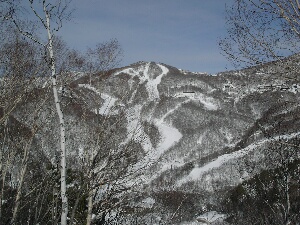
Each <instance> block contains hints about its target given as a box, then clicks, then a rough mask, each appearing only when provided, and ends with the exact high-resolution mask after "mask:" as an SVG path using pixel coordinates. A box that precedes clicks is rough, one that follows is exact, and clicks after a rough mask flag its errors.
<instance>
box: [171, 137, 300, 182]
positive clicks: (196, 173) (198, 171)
mask: <svg viewBox="0 0 300 225" xmlns="http://www.w3.org/2000/svg"><path fill="white" fill-rule="evenodd" d="M298 135H300V132H297V133H293V134H287V135H279V136H276V137H274V138H272V139H264V140H261V141H259V142H257V143H253V144H251V145H249V146H247V147H246V148H243V149H241V150H239V151H236V152H232V153H229V154H224V155H221V156H219V157H218V158H217V159H215V160H213V161H211V162H209V163H207V164H206V165H204V166H202V167H196V168H194V169H193V170H192V171H191V172H190V174H189V175H188V176H186V177H184V178H182V179H181V180H179V181H178V182H177V186H181V185H183V184H184V183H187V182H189V181H192V180H200V179H201V177H202V175H203V174H204V173H206V172H208V171H210V170H212V169H214V168H218V167H220V166H222V165H223V164H224V163H226V162H228V161H230V160H232V159H237V158H241V157H243V156H245V155H247V154H248V153H250V152H251V151H253V150H255V149H257V147H259V146H262V145H263V144H265V143H268V142H272V141H277V140H279V139H292V138H295V137H297V136H298Z"/></svg>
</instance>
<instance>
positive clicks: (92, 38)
mask: <svg viewBox="0 0 300 225" xmlns="http://www.w3.org/2000/svg"><path fill="white" fill-rule="evenodd" d="M232 1H233V0H84V1H83V0H73V2H72V5H74V7H75V9H76V10H75V12H74V14H73V17H74V18H73V19H72V21H70V22H67V23H65V24H64V27H63V28H62V30H61V31H60V35H61V36H63V39H64V40H65V41H67V43H68V44H69V45H70V46H71V47H73V48H75V49H78V50H84V49H86V47H93V46H95V45H96V43H100V42H104V41H108V40H109V39H112V38H116V39H118V41H119V42H120V44H121V46H122V48H123V50H124V58H123V61H122V65H128V64H130V63H134V62H137V61H155V62H162V63H166V64H169V65H172V66H175V67H177V68H181V69H186V70H190V71H195V72H196V71H197V72H208V73H216V72H221V71H224V70H226V68H228V69H231V68H232V66H231V65H230V63H229V62H228V61H227V60H226V58H225V57H223V56H222V55H221V54H220V50H219V48H218V39H219V38H220V37H222V36H223V35H225V32H226V31H225V20H224V16H225V4H230V3H231V2H232Z"/></svg>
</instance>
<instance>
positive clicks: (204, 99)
mask: <svg viewBox="0 0 300 225" xmlns="http://www.w3.org/2000/svg"><path fill="white" fill-rule="evenodd" d="M175 97H188V98H189V99H190V100H194V101H199V102H200V103H201V104H203V106H204V108H206V109H207V110H212V111H214V110H218V108H219V106H218V104H217V101H216V100H215V99H214V98H212V97H209V96H205V95H204V94H202V93H177V94H176V95H175Z"/></svg>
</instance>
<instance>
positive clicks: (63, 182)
mask: <svg viewBox="0 0 300 225" xmlns="http://www.w3.org/2000/svg"><path fill="white" fill-rule="evenodd" d="M44 12H45V15H46V28H47V32H48V42H49V43H48V51H49V55H50V62H51V77H52V89H53V95H54V101H55V106H56V111H57V114H58V118H59V125H60V154H61V158H60V163H61V169H60V172H61V177H60V185H61V200H62V212H61V225H67V215H68V198H67V185H66V136H65V121H64V116H63V112H62V109H61V104H60V100H59V98H58V91H57V86H56V68H55V58H54V52H53V43H52V41H53V36H52V33H51V28H50V15H49V13H48V11H47V9H46V7H45V6H44Z"/></svg>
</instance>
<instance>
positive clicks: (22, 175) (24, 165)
mask: <svg viewBox="0 0 300 225" xmlns="http://www.w3.org/2000/svg"><path fill="white" fill-rule="evenodd" d="M33 137H34V134H32V137H31V138H30V140H29V143H28V144H27V145H26V146H25V149H24V156H23V160H22V169H21V173H20V183H19V185H18V189H17V196H16V200H15V207H14V210H13V216H12V221H11V224H15V222H16V218H17V214H18V210H19V206H20V199H21V194H22V188H23V181H24V178H25V174H26V171H27V163H28V157H29V149H30V147H31V144H32V141H33Z"/></svg>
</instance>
